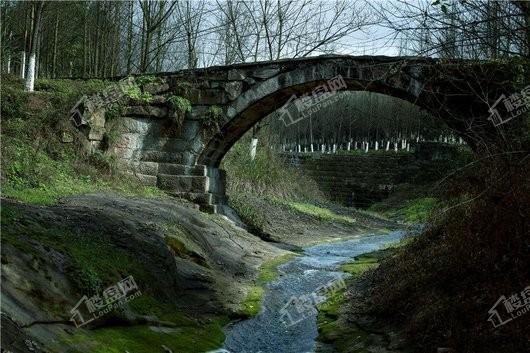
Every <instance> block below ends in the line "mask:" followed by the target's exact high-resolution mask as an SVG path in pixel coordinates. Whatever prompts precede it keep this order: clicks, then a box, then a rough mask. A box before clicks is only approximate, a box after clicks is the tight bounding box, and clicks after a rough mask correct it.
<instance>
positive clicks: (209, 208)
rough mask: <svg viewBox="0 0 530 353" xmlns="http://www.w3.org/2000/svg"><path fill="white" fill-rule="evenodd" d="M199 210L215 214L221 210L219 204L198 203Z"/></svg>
mask: <svg viewBox="0 0 530 353" xmlns="http://www.w3.org/2000/svg"><path fill="white" fill-rule="evenodd" d="M199 210H200V211H202V212H206V213H211V214H217V213H220V212H219V211H220V210H221V207H220V205H200V206H199Z"/></svg>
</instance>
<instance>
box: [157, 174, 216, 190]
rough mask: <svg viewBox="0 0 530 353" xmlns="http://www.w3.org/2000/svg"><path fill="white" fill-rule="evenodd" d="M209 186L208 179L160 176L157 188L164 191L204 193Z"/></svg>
mask: <svg viewBox="0 0 530 353" xmlns="http://www.w3.org/2000/svg"><path fill="white" fill-rule="evenodd" d="M208 185H209V179H208V177H202V176H181V175H167V174H158V184H157V186H158V187H159V188H160V189H162V190H168V191H174V192H200V193H203V192H206V191H207V190H208Z"/></svg>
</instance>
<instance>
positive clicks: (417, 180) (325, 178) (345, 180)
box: [284, 147, 457, 207]
mask: <svg viewBox="0 0 530 353" xmlns="http://www.w3.org/2000/svg"><path fill="white" fill-rule="evenodd" d="M420 150H421V151H422V154H419V153H418V152H416V153H412V152H411V153H393V152H390V153H385V152H381V153H369V154H342V155H341V154H321V153H300V154H286V155H284V158H286V159H287V161H288V162H289V163H291V164H292V165H294V166H297V167H298V168H300V169H301V170H302V171H303V172H304V173H306V174H307V175H308V176H310V177H311V178H312V179H314V180H315V181H316V182H317V185H318V186H319V188H320V190H321V191H322V192H323V193H324V194H325V195H326V196H327V197H328V198H329V199H330V200H332V201H336V202H339V203H341V204H344V205H347V206H355V207H368V206H370V205H371V204H372V203H374V202H378V201H381V200H383V199H385V198H387V197H388V195H389V194H390V193H392V191H394V190H395V189H396V187H397V186H398V185H399V184H414V185H424V184H428V183H431V182H433V181H436V180H439V179H441V178H443V176H444V175H445V174H446V173H447V172H448V171H449V170H451V169H453V168H455V167H456V165H457V162H455V160H454V159H450V158H440V155H441V154H440V152H439V150H440V149H434V148H432V147H429V150H430V151H431V153H428V152H427V151H426V150H427V149H426V148H423V149H421V148H418V151H420ZM442 150H445V149H444V148H442ZM435 151H436V152H435ZM444 155H445V156H449V155H448V154H444Z"/></svg>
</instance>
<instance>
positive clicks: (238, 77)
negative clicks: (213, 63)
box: [228, 69, 246, 81]
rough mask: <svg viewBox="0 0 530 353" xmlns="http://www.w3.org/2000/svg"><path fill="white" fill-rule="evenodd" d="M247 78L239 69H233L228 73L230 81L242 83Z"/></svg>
mask: <svg viewBox="0 0 530 353" xmlns="http://www.w3.org/2000/svg"><path fill="white" fill-rule="evenodd" d="M245 77H246V75H245V73H244V72H243V71H241V70H238V69H232V70H229V71H228V80H229V81H242V80H244V79H245Z"/></svg>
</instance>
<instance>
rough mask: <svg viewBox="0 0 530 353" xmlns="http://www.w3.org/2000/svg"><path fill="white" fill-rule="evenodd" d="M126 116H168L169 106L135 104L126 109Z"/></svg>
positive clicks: (158, 117)
mask: <svg viewBox="0 0 530 353" xmlns="http://www.w3.org/2000/svg"><path fill="white" fill-rule="evenodd" d="M124 112H125V114H124V115H125V116H139V117H146V118H147V117H148V118H157V119H160V118H167V117H168V109H167V107H157V106H152V105H133V106H127V107H125V109H124Z"/></svg>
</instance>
